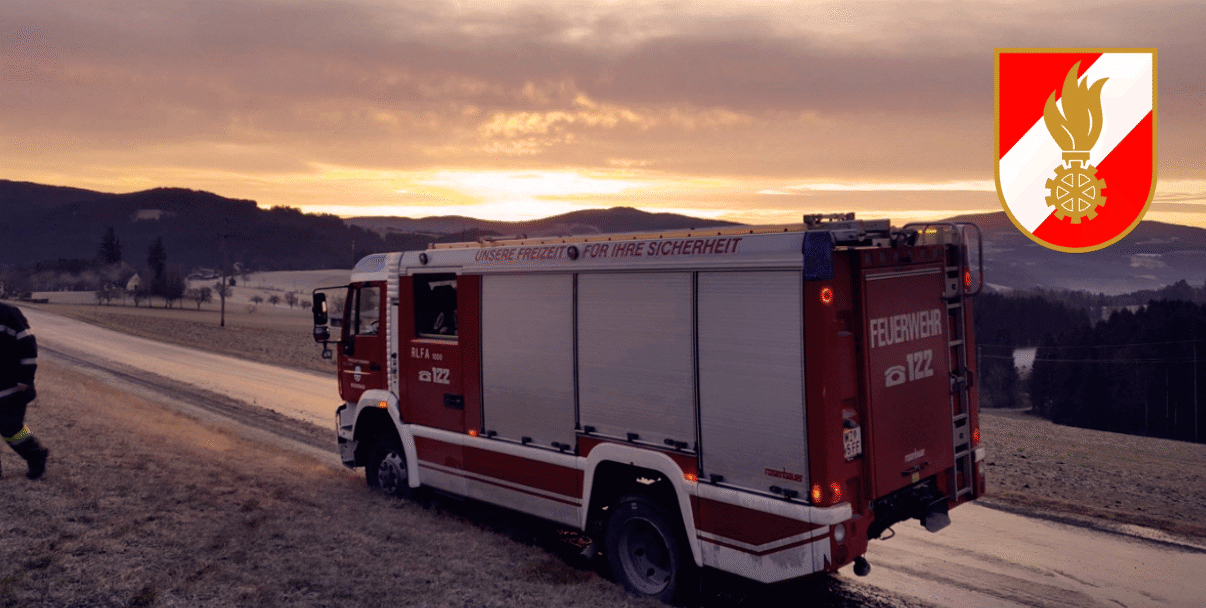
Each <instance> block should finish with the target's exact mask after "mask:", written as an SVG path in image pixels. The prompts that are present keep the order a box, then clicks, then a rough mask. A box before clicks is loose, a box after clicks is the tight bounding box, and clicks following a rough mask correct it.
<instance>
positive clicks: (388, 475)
mask: <svg viewBox="0 0 1206 608" xmlns="http://www.w3.org/2000/svg"><path fill="white" fill-rule="evenodd" d="M364 477H365V480H366V481H367V482H368V485H369V487H371V488H377V489H378V490H381V491H382V492H384V493H386V494H389V495H390V496H397V497H398V498H410V497H411V489H410V474H409V472H408V471H407V468H406V452H405V451H404V450H403V449H402V446H401V445H399V444H398V442H397V441H394V440H392V439H385V438H382V439H379V440H377V444H376V445H375V446H373V451H372V455H371V456H369V460H368V464H367V465H366V466H365V467H364Z"/></svg>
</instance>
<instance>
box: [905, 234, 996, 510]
mask: <svg viewBox="0 0 1206 608" xmlns="http://www.w3.org/2000/svg"><path fill="white" fill-rule="evenodd" d="M909 229H915V230H917V231H918V236H917V244H918V245H934V244H941V245H955V246H954V247H947V248H946V250H947V254H946V261H945V263H944V273H943V277H944V283H943V285H944V288H943V294H942V297H943V300H945V301H946V313H947V326H948V327H949V328H950V332H949V333H948V334H947V335H948V336H949V340H948V348H949V349H950V361H951V371H950V382H951V438H952V442H953V445H954V455H955V466H954V468H953V469H952V470H951V479H950V488H951V497H950V498H951V500H952V501H954V502H958V501H959V500H961V499H962V498H963V497H964V496H968V495H970V494H972V493H973V492H975V470H974V467H975V454H974V453H973V451H972V444H973V437H972V433H973V429H972V425H971V390H972V382H973V381H974V379H973V378H972V376H971V372H970V370H969V367H968V356H969V353H968V346H969V344H968V339H967V322H968V318H967V299H968V298H970V297H973V296H976V295H979V293H980V290H982V289H983V288H984V239H983V236H982V235H981V233H980V228H979V227H978V226H976V225H975V224H968V223H940V224H909V225H906V226H905V227H904V228H903V229H902V230H909ZM972 233H974V236H975V239H976V261H977V263H978V265H979V275H978V276H975V277H973V275H972V269H971V263H970V262H971V261H970V260H969V258H968V254H969V247H968V242H969V238H970V237H971V234H972ZM973 286H974V289H973Z"/></svg>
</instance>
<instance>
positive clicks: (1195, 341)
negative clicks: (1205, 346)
mask: <svg viewBox="0 0 1206 608" xmlns="http://www.w3.org/2000/svg"><path fill="white" fill-rule="evenodd" d="M1193 441H1194V443H1198V329H1197V328H1196V327H1195V328H1194V330H1193Z"/></svg>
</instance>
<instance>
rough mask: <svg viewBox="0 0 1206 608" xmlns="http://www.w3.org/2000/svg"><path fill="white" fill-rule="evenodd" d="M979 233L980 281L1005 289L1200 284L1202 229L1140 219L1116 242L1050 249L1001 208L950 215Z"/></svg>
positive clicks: (1204, 253)
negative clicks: (1078, 250)
mask: <svg viewBox="0 0 1206 608" xmlns="http://www.w3.org/2000/svg"><path fill="white" fill-rule="evenodd" d="M951 219H952V220H954V221H970V222H974V223H976V224H977V225H979V226H980V228H981V230H983V232H984V257H985V260H986V261H987V266H988V267H987V269H986V270H985V275H986V279H987V281H988V282H989V283H990V284H994V285H999V286H1003V287H1009V288H1022V289H1025V288H1030V287H1044V288H1047V289H1071V290H1080V291H1088V292H1092V293H1105V294H1119V293H1126V292H1131V291H1138V290H1142V289H1158V288H1160V287H1163V286H1165V285H1170V284H1172V283H1175V282H1177V281H1179V280H1181V279H1185V280H1186V281H1188V282H1189V283H1190V284H1191V285H1194V286H1201V285H1203V283H1204V282H1206V230H1203V229H1202V228H1194V227H1191V226H1181V225H1179V224H1168V223H1165V222H1157V221H1152V220H1144V221H1142V222H1140V223H1139V225H1138V226H1136V227H1135V229H1134V230H1133V231H1131V233H1130V234H1128V235H1127V236H1126V237H1124V238H1123V239H1122V240H1120V241H1118V242H1117V243H1114V244H1113V245H1110V246H1109V247H1106V248H1105V249H1101V250H1098V251H1093V252H1089V253H1063V252H1059V251H1052V250H1050V249H1047V248H1046V247H1043V246H1041V245H1039V244H1038V243H1035V242H1034V241H1031V240H1030V239H1029V238H1027V237H1026V235H1024V234H1022V233H1021V231H1019V230H1018V229H1017V227H1016V226H1014V225H1013V223H1012V222H1011V221H1009V217H1008V216H1006V215H1005V212H1004V211H999V212H996V213H985V214H976V215H964V216H959V217H956V218H951Z"/></svg>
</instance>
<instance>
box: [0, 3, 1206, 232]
mask: <svg viewBox="0 0 1206 608" xmlns="http://www.w3.org/2000/svg"><path fill="white" fill-rule="evenodd" d="M1204 22H1206V6H1201V5H1186V4H1182V3H1172V2H1154V3H1152V2H1122V3H1113V4H1109V5H1108V6H1103V5H1101V4H1100V3H1087V2H1083V3H1060V4H1059V5H1058V6H1052V5H1051V4H1050V3H1045V2H1037V1H1017V2H996V3H939V2H923V3H899V2H851V3H837V2H787V1H769V2H673V1H672V2H660V3H644V2H628V1H624V0H600V1H590V0H583V1H573V2H553V1H515V2H508V1H502V2H476V1H469V0H460V1H447V2H444V1H438V0H437V1H431V2H418V1H401V0H391V1H385V0H351V1H347V2H328V1H322V0H312V1H300V0H271V1H268V0H228V1H221V2H218V1H214V2H207V1H202V2H197V1H188V2H184V1H179V0H157V1H148V0H136V1H115V0H101V1H98V2H75V1H70V0H6V1H5V2H3V3H0V54H2V59H0V62H2V65H0V75H2V79H0V167H2V169H0V178H3V179H10V180H18V181H32V182H38V183H44V184H53V185H61V186H73V187H79V188H88V189H93V190H101V191H106V192H131V191H137V190H144V189H148V188H154V187H161V186H173V187H184V188H193V189H200V190H208V191H211V192H215V193H217V194H220V195H222V196H227V197H233V198H245V199H253V200H255V201H257V202H258V203H259V204H260V205H261V206H265V207H267V206H275V205H287V206H292V207H299V208H301V209H303V210H305V211H310V212H326V213H334V214H337V215H340V216H363V215H399V216H409V217H421V216H431V215H451V214H456V215H466V216H475V217H480V218H486V219H502V220H519V219H531V218H535V217H543V216H548V215H554V214H558V213H564V212H568V211H574V210H579V209H586V208H597V207H612V206H631V207H637V208H640V209H644V210H647V211H670V212H677V213H684V214H690V215H695V216H699V217H706V218H713V219H727V220H734V221H740V222H747V223H776V222H792V221H799V216H800V214H801V213H804V212H816V211H856V212H858V213H859V214H860V216H888V217H892V218H893V219H897V220H914V219H932V218H938V217H947V216H951V215H956V214H960V213H970V212H983V211H999V210H1000V209H1001V207H1000V203H999V202H998V200H997V196H996V188H995V185H994V177H993V132H994V131H993V120H994V118H993V49H994V48H995V47H1032V46H1041V47H1075V46H1094V47H1098V46H1110V47H1156V48H1158V49H1159V52H1160V57H1159V60H1160V65H1159V79H1160V91H1159V100H1158V104H1159V112H1160V122H1159V125H1160V132H1159V140H1158V141H1159V159H1160V167H1159V185H1158V187H1157V191H1156V196H1155V199H1154V201H1153V203H1152V205H1151V207H1150V209H1149V211H1148V215H1147V218H1148V219H1155V220H1162V221H1169V222H1176V223H1181V224H1189V225H1196V226H1204V227H1206V213H1204V211H1206V151H1204V148H1203V146H1202V145H1201V143H1200V142H1202V141H1203V139H1204V138H1206V117H1204V116H1206V112H1204V111H1203V107H1204V105H1203V101H1204V98H1206V89H1204V88H1203V83H1204V82H1206V67H1204V66H1206V64H1204V62H1202V61H1201V60H1200V58H1201V57H1203V56H1206V44H1204V43H1203V42H1202V37H1201V35H1200V31H1198V30H1199V28H1198V27H1196V26H1195V25H1194V24H1201V23H1204ZM1066 23H1076V24H1077V26H1076V27H1074V28H1065V27H1063V26H1062V25H1061V24H1066Z"/></svg>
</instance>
